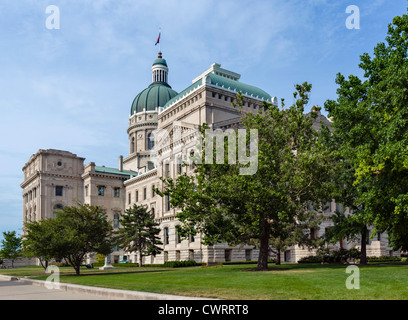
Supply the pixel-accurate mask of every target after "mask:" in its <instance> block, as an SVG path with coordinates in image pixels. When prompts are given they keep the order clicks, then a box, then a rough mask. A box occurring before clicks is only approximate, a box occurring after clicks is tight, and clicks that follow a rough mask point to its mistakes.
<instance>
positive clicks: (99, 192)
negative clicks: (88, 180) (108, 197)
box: [98, 186, 105, 197]
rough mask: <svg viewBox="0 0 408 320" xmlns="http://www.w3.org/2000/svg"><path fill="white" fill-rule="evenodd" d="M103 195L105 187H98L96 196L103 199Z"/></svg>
mask: <svg viewBox="0 0 408 320" xmlns="http://www.w3.org/2000/svg"><path fill="white" fill-rule="evenodd" d="M104 195H105V187H104V186H98V196H101V197H103V196H104Z"/></svg>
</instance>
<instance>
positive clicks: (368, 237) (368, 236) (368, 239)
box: [366, 230, 371, 244]
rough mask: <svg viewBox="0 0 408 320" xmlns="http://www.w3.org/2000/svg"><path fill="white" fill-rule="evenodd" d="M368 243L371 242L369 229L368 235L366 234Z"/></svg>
mask: <svg viewBox="0 0 408 320" xmlns="http://www.w3.org/2000/svg"><path fill="white" fill-rule="evenodd" d="M366 244H371V239H370V230H367V235H366Z"/></svg>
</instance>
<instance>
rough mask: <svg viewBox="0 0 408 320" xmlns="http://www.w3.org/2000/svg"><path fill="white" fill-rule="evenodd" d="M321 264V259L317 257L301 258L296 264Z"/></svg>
mask: <svg viewBox="0 0 408 320" xmlns="http://www.w3.org/2000/svg"><path fill="white" fill-rule="evenodd" d="M321 262H323V260H322V258H321V257H318V256H308V257H303V258H300V259H299V260H298V263H321Z"/></svg>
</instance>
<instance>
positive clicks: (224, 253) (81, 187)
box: [21, 52, 390, 263]
mask: <svg viewBox="0 0 408 320" xmlns="http://www.w3.org/2000/svg"><path fill="white" fill-rule="evenodd" d="M168 74H169V68H168V65H167V62H166V60H165V59H163V57H162V54H161V52H159V56H158V58H157V59H156V60H154V62H153V65H152V83H151V84H150V85H149V86H148V87H147V88H146V89H144V90H143V91H141V92H140V93H139V94H138V95H137V96H136V97H135V99H134V101H133V103H132V104H131V109H130V116H129V125H128V128H127V133H128V137H129V154H128V155H127V156H126V157H124V158H123V157H122V156H119V161H118V167H117V168H107V167H104V166H97V165H96V164H95V163H94V162H90V163H88V164H86V165H85V164H84V161H85V159H84V158H81V157H78V156H77V155H75V154H72V153H71V152H68V151H61V150H52V149H49V150H39V151H38V152H37V153H36V154H34V155H33V156H31V158H30V159H29V161H28V162H27V163H26V164H25V166H24V167H23V172H24V182H23V183H22V184H21V187H22V189H23V222H26V221H33V220H40V219H44V218H52V217H53V215H54V213H55V211H56V210H58V209H60V208H62V207H63V206H69V205H73V204H74V203H75V202H76V201H80V202H84V203H88V204H91V205H99V206H102V207H103V208H104V209H105V210H106V213H107V216H108V219H109V220H110V221H112V224H113V226H114V228H118V227H120V226H119V218H120V215H121V214H122V213H123V212H124V210H125V209H127V208H129V207H131V206H132V205H133V204H134V203H137V204H139V205H145V206H147V207H148V208H149V209H150V210H151V211H152V212H153V213H154V215H155V218H156V220H157V221H158V222H159V223H160V228H161V234H160V236H161V238H162V242H163V252H162V253H161V254H159V255H157V256H156V257H146V258H145V263H163V262H166V261H172V260H189V259H191V260H196V261H198V262H206V263H214V262H222V261H245V260H256V259H257V257H258V250H257V249H256V248H255V247H254V246H250V245H248V246H239V247H230V246H228V244H217V245H214V246H205V245H202V243H201V238H200V235H197V236H196V237H190V238H189V239H183V240H181V239H180V238H179V236H178V235H177V233H176V228H175V226H176V225H177V224H178V223H179V222H178V221H177V219H176V218H175V214H176V209H174V208H172V207H171V205H170V202H169V199H167V198H162V197H160V196H158V195H157V194H155V192H154V190H153V188H154V187H158V188H160V186H161V180H160V177H177V176H178V175H179V174H181V173H183V172H187V173H189V172H191V171H192V167H191V166H190V167H189V166H181V163H182V162H183V161H186V160H187V161H188V159H189V155H191V154H192V153H193V152H194V148H195V143H196V138H197V136H198V133H199V129H200V127H201V126H202V124H203V123H207V124H208V125H209V126H210V127H211V128H214V129H222V130H226V129H228V128H231V127H235V126H237V125H239V122H240V114H239V112H238V111H237V110H236V109H235V108H234V107H233V106H232V102H234V101H235V100H236V95H237V93H238V92H241V93H242V94H243V96H244V101H243V103H244V105H243V109H244V111H245V112H258V111H259V110H260V108H261V107H262V104H263V101H267V102H270V103H273V104H276V103H277V99H276V98H275V97H272V96H270V95H269V94H268V93H266V92H265V91H263V90H262V89H260V88H257V87H254V86H251V85H248V84H245V83H243V82H240V81H239V80H240V77H241V76H240V75H239V74H238V73H235V72H232V71H229V70H226V69H223V68H221V65H220V64H217V63H214V64H212V65H211V66H210V68H209V69H208V70H206V71H204V72H203V73H202V74H200V75H199V76H197V77H196V78H194V79H193V80H192V84H191V85H190V86H188V87H187V88H185V89H184V90H182V91H181V92H180V93H177V92H176V91H175V90H173V89H172V88H171V86H170V85H169V83H168V81H169V80H168V79H169V77H168ZM321 118H322V119H323V120H325V121H328V120H327V119H325V118H324V116H322V115H321ZM336 206H339V205H338V204H336V203H334V202H333V203H330V204H328V209H327V210H326V211H325V212H324V216H325V221H324V222H323V224H322V225H321V227H320V228H319V230H311V236H320V235H321V234H322V233H324V230H325V228H327V227H329V226H330V215H331V214H332V213H333V212H334V210H335V209H336ZM339 245H342V246H344V247H346V248H347V247H348V246H354V244H339ZM367 252H368V255H375V256H380V255H386V254H387V255H388V254H390V249H389V248H387V242H386V239H385V237H383V238H376V239H373V240H371V243H370V244H369V245H368V246H367ZM310 254H311V252H310V251H308V250H307V249H302V248H300V247H297V246H294V247H292V248H290V249H289V250H287V251H285V252H283V253H282V260H283V261H287V262H296V261H298V260H299V259H300V258H301V257H303V256H308V255H310ZM123 260H126V261H131V262H136V261H138V259H137V256H136V253H132V252H123V251H121V250H120V248H115V251H114V252H113V253H112V261H113V262H120V261H123Z"/></svg>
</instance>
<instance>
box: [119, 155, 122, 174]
mask: <svg viewBox="0 0 408 320" xmlns="http://www.w3.org/2000/svg"><path fill="white" fill-rule="evenodd" d="M119 171H123V156H119Z"/></svg>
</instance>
